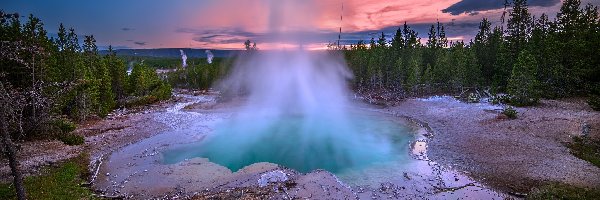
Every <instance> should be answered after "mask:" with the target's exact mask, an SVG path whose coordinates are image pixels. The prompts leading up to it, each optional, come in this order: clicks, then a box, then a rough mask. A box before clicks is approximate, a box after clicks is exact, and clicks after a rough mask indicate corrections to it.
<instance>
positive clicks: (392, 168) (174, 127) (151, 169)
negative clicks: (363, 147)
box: [94, 95, 507, 199]
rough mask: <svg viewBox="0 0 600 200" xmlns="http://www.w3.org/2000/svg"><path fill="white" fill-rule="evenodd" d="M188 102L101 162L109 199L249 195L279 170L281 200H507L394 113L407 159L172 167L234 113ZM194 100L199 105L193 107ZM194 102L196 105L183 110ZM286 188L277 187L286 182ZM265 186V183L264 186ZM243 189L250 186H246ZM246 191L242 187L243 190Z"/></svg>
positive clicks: (208, 101) (195, 162)
mask: <svg viewBox="0 0 600 200" xmlns="http://www.w3.org/2000/svg"><path fill="white" fill-rule="evenodd" d="M180 97H182V98H183V99H186V100H184V101H183V102H180V103H177V104H174V105H173V106H171V107H168V108H167V109H166V110H165V111H164V112H156V113H153V114H152V115H153V119H152V120H155V121H157V122H160V123H163V124H165V125H166V126H167V127H169V128H168V129H166V130H165V131H163V132H162V133H159V134H157V135H154V136H152V137H149V138H147V139H144V140H141V141H139V142H137V143H134V144H131V145H128V146H126V147H124V148H121V149H119V150H118V151H115V152H113V153H112V154H111V155H110V156H108V157H107V158H106V159H105V161H104V162H103V164H102V165H101V166H100V170H99V173H98V174H99V175H98V178H97V180H96V182H95V184H94V188H95V189H97V190H100V191H103V193H104V194H106V195H109V196H122V197H131V198H135V199H147V198H175V197H193V196H202V195H207V194H220V193H227V192H232V191H235V190H236V188H246V189H247V190H248V191H247V194H248V192H249V191H252V190H260V189H261V187H260V186H259V183H260V181H259V180H260V179H261V178H263V177H264V176H265V175H267V174H269V173H273V172H277V171H281V172H283V173H284V174H285V177H286V180H285V181H275V183H271V184H269V185H268V186H265V187H269V188H271V189H268V190H267V191H268V193H267V194H265V195H267V196H271V197H274V198H319V197H321V198H335V199H347V198H360V199H366V198H376V199H397V198H434V199H438V198H441V199H460V198H465V199H472V198H478V199H503V198H505V197H507V195H505V194H502V193H498V192H496V191H494V190H492V189H490V188H488V187H485V186H483V185H482V184H480V183H478V182H476V181H474V180H472V179H471V178H469V177H468V176H465V175H464V173H462V172H460V171H456V170H453V169H450V168H445V167H442V166H441V165H439V164H438V163H436V162H434V161H432V160H430V159H429V158H428V156H427V145H428V141H429V140H430V139H431V137H433V133H432V132H431V130H430V129H429V128H428V127H427V125H426V124H424V123H418V122H416V121H411V120H409V119H407V118H403V117H394V116H392V115H388V119H394V120H397V121H398V123H403V124H405V125H407V126H410V127H411V130H412V131H414V133H415V135H414V137H413V140H412V141H411V142H410V145H409V146H406V147H405V148H407V151H406V152H405V153H406V154H408V155H406V156H407V157H410V158H409V159H408V160H403V161H402V162H396V163H391V164H389V163H388V164H385V165H375V166H372V167H369V168H366V169H362V170H353V171H350V172H344V173H338V174H335V175H334V174H331V173H329V172H327V171H322V170H316V171H312V172H309V173H300V172H297V171H295V170H293V169H288V168H285V167H282V166H278V165H276V164H271V163H257V164H252V165H250V166H247V167H245V168H243V169H241V170H239V171H236V172H232V171H231V170H229V169H228V168H226V167H223V166H220V165H218V164H215V163H212V162H210V161H209V160H208V159H206V158H190V159H187V160H184V161H182V162H179V163H175V164H165V163H164V162H163V160H164V158H163V153H162V152H164V151H165V150H168V149H170V148H173V147H176V146H178V145H181V144H189V143H193V142H198V141H201V140H203V138H205V137H206V136H208V135H210V134H211V133H212V132H213V131H214V128H215V126H216V125H217V124H219V123H220V122H222V121H223V120H225V119H228V118H229V117H231V116H232V112H231V109H228V108H227V107H226V106H214V105H215V104H216V102H215V99H214V96H210V95H200V96H191V95H181V96H180ZM191 105H193V106H191ZM186 107H193V108H195V109H184V108H186ZM361 109H362V110H364V111H365V112H370V113H372V114H374V115H387V114H382V112H381V111H383V110H381V109H377V108H370V107H368V106H366V107H362V108H361ZM284 183H285V187H279V186H277V184H284ZM262 189H264V188H262ZM242 191H243V190H242ZM242 193H243V192H242Z"/></svg>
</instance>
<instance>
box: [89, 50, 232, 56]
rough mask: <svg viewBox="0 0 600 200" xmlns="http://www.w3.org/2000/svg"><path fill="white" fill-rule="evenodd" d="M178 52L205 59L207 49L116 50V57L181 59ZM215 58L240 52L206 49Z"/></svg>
mask: <svg viewBox="0 0 600 200" xmlns="http://www.w3.org/2000/svg"><path fill="white" fill-rule="evenodd" d="M179 50H183V52H185V54H186V56H187V57H188V58H206V50H207V49H191V48H162V49H117V50H115V51H116V52H117V55H118V56H144V57H162V58H181V53H180V51H179ZM208 50H210V51H211V52H212V54H213V55H214V56H215V57H221V58H223V57H231V56H233V55H235V54H237V53H239V52H240V51H241V50H214V49H208ZM107 53H108V50H101V51H100V54H101V55H106V54H107Z"/></svg>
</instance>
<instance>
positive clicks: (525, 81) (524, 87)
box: [508, 50, 540, 106]
mask: <svg viewBox="0 0 600 200" xmlns="http://www.w3.org/2000/svg"><path fill="white" fill-rule="evenodd" d="M536 68H537V61H536V60H535V57H533V56H532V55H531V54H530V53H529V51H527V50H524V51H523V52H521V54H520V55H519V58H518V59H517V62H516V63H515V64H514V67H513V70H512V73H511V77H510V80H509V82H508V93H509V94H510V95H511V100H510V102H511V104H513V105H515V106H529V105H535V104H537V102H538V101H539V95H540V94H539V91H538V89H539V88H538V87H539V83H538V81H537V77H536V76H537V72H536Z"/></svg>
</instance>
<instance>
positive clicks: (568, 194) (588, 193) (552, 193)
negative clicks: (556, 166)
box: [527, 184, 600, 200]
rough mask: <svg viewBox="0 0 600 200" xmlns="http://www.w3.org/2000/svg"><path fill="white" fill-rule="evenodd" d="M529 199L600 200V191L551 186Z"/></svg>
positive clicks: (536, 191)
mask: <svg viewBox="0 0 600 200" xmlns="http://www.w3.org/2000/svg"><path fill="white" fill-rule="evenodd" d="M527 199H534V200H537V199H540V200H542V199H544V200H546V199H577V200H579V199H582V200H585V199H600V189H588V188H579V187H575V186H570V185H564V184H549V185H546V186H543V187H541V188H539V189H537V190H535V191H534V192H532V193H531V194H529V196H528V197H527Z"/></svg>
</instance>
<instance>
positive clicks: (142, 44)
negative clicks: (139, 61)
mask: <svg viewBox="0 0 600 200" xmlns="http://www.w3.org/2000/svg"><path fill="white" fill-rule="evenodd" d="M133 43H134V44H136V45H140V46H144V45H146V42H141V41H136V42H133Z"/></svg>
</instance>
